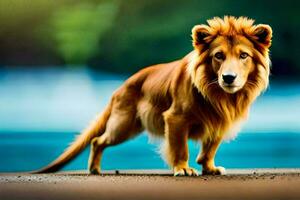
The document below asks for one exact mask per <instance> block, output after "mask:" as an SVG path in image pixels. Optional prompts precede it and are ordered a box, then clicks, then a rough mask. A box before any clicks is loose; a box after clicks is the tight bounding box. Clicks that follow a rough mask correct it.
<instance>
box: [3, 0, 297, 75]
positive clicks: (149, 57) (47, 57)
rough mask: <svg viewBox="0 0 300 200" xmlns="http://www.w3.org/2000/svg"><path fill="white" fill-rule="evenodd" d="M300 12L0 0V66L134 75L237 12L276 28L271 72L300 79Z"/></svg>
mask: <svg viewBox="0 0 300 200" xmlns="http://www.w3.org/2000/svg"><path fill="white" fill-rule="evenodd" d="M298 9H299V1H296V0H286V1H284V2H281V1H272V0H263V1H262V0H251V1H248V0H240V1H233V0H222V1H220V0H209V1H207V0H163V1H161V0H86V1H80V0H60V1H54V0H1V1H0V44H1V46H0V64H3V63H4V64H9V65H16V64H22V65H28V64H36V65H47V64H57V65H62V64H77V65H82V66H86V65H88V66H91V67H94V68H97V69H101V70H103V69H104V70H109V71H115V72H130V73H132V72H134V71H137V70H138V69H140V68H142V67H144V66H147V65H150V64H155V63H160V62H168V61H172V60H174V59H177V58H181V57H182V56H184V55H185V54H186V53H188V52H189V51H190V50H192V45H191V37H190V34H191V29H192V27H193V26H194V25H195V24H200V23H205V22H206V20H207V19H209V18H212V17H214V16H221V17H222V16H224V15H234V16H248V17H250V18H254V19H256V22H257V23H267V24H270V25H271V26H272V28H273V31H274V38H273V45H272V48H271V55H272V61H273V64H274V65H273V66H274V67H273V74H276V73H277V74H300V65H299V64H298V57H299V50H298V47H299V45H300V37H299V35H300V23H299V20H300V16H299V13H298V12H299V11H298ZM73 66H75V65H73Z"/></svg>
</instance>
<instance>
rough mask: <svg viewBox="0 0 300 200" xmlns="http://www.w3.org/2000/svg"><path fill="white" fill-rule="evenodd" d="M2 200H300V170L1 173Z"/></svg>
mask: <svg viewBox="0 0 300 200" xmlns="http://www.w3.org/2000/svg"><path fill="white" fill-rule="evenodd" d="M0 199H1V200H14V199H39V200H47V199H55V200H56V199H73V200H77V199H80V200H84V199H91V200H92V199H130V200H134V199H143V200H147V199H172V200H177V199H184V200H189V199H198V200H199V199H223V200H224V199H243V200H244V199H300V169H280V170H276V169H269V170H268V169H266V170H229V171H228V175H225V176H199V177H173V176H172V174H171V173H170V172H169V171H157V170H151V171H147V170H140V171H117V172H115V171H108V172H105V174H104V175H99V176H95V175H88V174H87V173H84V172H63V173H58V174H38V175H30V174H15V173H14V174H1V175H0Z"/></svg>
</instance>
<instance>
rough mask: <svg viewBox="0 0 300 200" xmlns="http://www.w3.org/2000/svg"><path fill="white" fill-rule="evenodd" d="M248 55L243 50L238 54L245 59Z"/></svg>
mask: <svg viewBox="0 0 300 200" xmlns="http://www.w3.org/2000/svg"><path fill="white" fill-rule="evenodd" d="M248 56H249V55H248V54H247V53H245V52H243V53H241V54H240V58H241V59H245V58H247V57H248Z"/></svg>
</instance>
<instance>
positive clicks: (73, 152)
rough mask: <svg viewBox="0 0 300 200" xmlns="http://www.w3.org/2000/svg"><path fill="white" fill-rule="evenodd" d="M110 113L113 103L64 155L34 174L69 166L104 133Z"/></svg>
mask: <svg viewBox="0 0 300 200" xmlns="http://www.w3.org/2000/svg"><path fill="white" fill-rule="evenodd" d="M110 113H111V103H110V105H109V106H108V107H107V108H106V109H105V111H104V112H103V113H102V114H101V115H99V116H98V117H97V118H96V120H94V121H93V123H91V125H90V126H89V127H88V128H86V129H85V130H84V131H83V132H82V133H81V134H80V135H79V136H78V137H77V138H76V139H75V141H74V142H73V143H72V144H71V145H70V146H69V147H68V148H67V149H66V150H65V151H64V153H63V154H61V155H60V156H59V157H58V158H57V159H56V160H54V161H53V162H52V163H50V164H49V165H48V166H46V167H44V168H42V169H40V170H37V171H33V172H32V173H50V172H55V171H58V170H59V169H61V168H62V167H63V166H64V165H65V164H67V163H68V162H69V161H70V160H72V159H73V158H75V157H76V156H77V155H78V154H79V153H80V152H81V151H83V150H84V149H85V147H86V146H87V145H88V144H89V143H90V141H91V140H92V139H93V138H94V137H97V136H99V135H102V134H103V133H104V131H105V128H106V123H107V121H108V118H109V116H110Z"/></svg>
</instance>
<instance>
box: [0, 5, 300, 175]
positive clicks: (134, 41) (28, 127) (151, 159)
mask: <svg viewBox="0 0 300 200" xmlns="http://www.w3.org/2000/svg"><path fill="white" fill-rule="evenodd" d="M298 8H299V1H293V0H286V1H285V2H284V3H283V2H279V1H270V0H264V1H258V0H252V1H247V0H241V1H230V0H223V1H219V0H211V1H209V3H207V1H204V0H198V1H196V0H188V1H185V0H173V1H171V0H165V1H159V0H152V1H147V0H127V1H122V0H89V1H79V0H61V1H52V0H44V1H41V0H26V1H24V0H0V27H1V28H0V172H12V171H26V170H33V169H37V168H39V167H42V166H44V165H46V164H48V163H49V162H50V161H52V160H53V159H54V158H56V157H57V156H58V155H59V154H60V153H61V152H62V151H63V149H65V148H66V147H67V145H68V144H69V143H70V142H71V141H72V140H73V138H74V136H75V135H76V134H78V133H79V132H80V131H81V130H82V129H84V128H85V127H86V126H87V125H88V124H89V122H90V121H91V120H92V119H93V118H94V117H95V116H96V114H97V113H99V112H101V110H102V109H103V108H104V106H105V104H106V103H107V102H108V101H109V99H110V96H111V94H112V93H113V91H114V90H115V89H116V88H118V87H119V86H120V85H121V84H122V82H123V81H124V80H125V79H126V78H127V77H129V76H130V75H131V74H132V73H134V72H136V71H137V70H139V69H141V68H142V67H144V66H148V65H151V64H155V63H161V62H168V61H172V60H175V59H178V58H181V57H183V56H184V55H185V54H187V53H188V52H189V51H191V50H192V46H191V38H190V31H191V28H192V27H193V25H195V24H199V23H205V20H206V19H209V18H211V17H213V16H224V15H235V16H241V15H243V16H249V17H251V18H254V19H256V20H257V23H267V24H270V25H271V26H272V28H273V31H274V39H273V46H272V48H271V56H272V63H273V66H272V76H271V85H270V88H269V89H268V90H267V91H266V93H265V94H264V95H263V96H261V97H260V98H259V99H258V100H257V101H256V103H255V104H254V106H253V108H252V109H251V113H250V118H249V121H248V122H247V123H246V124H245V126H244V128H243V129H242V131H241V133H240V134H239V135H238V137H237V138H236V139H235V140H233V141H231V142H225V143H224V144H223V145H222V146H221V147H220V150H219V152H218V154H217V157H216V163H217V164H222V165H223V166H224V167H227V168H260V167H262V168H269V167H276V168H281V167H288V168H289V167H300V155H299V152H300V79H299V78H300V66H299V64H298V63H297V62H298V58H299V56H300V54H299V48H298V47H299V45H300V39H299V35H300V33H299V31H300V23H299V21H300V17H299V14H298ZM158 146H159V141H154V142H149V141H148V137H147V136H146V134H145V133H144V134H142V135H141V136H139V137H137V138H135V139H134V140H131V141H129V142H126V143H124V144H121V145H119V146H117V147H113V148H109V149H107V150H106V151H105V153H104V157H103V162H102V167H103V169H153V168H156V169H157V168H159V169H161V168H167V166H166V165H165V164H164V162H163V161H162V159H161V158H160V156H159V154H157V153H156V151H157V149H158V148H157V147H158ZM189 148H190V152H191V155H190V158H191V159H190V163H191V165H192V166H194V167H196V166H197V165H196V164H195V162H194V160H195V158H196V155H197V152H198V150H199V148H200V147H199V145H198V144H196V143H194V142H190V144H189ZM88 151H89V149H87V150H86V151H84V152H83V153H82V154H81V155H80V156H79V157H78V158H77V159H75V160H74V161H72V163H71V164H70V165H68V166H67V167H66V168H65V169H86V165H87V158H88Z"/></svg>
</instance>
